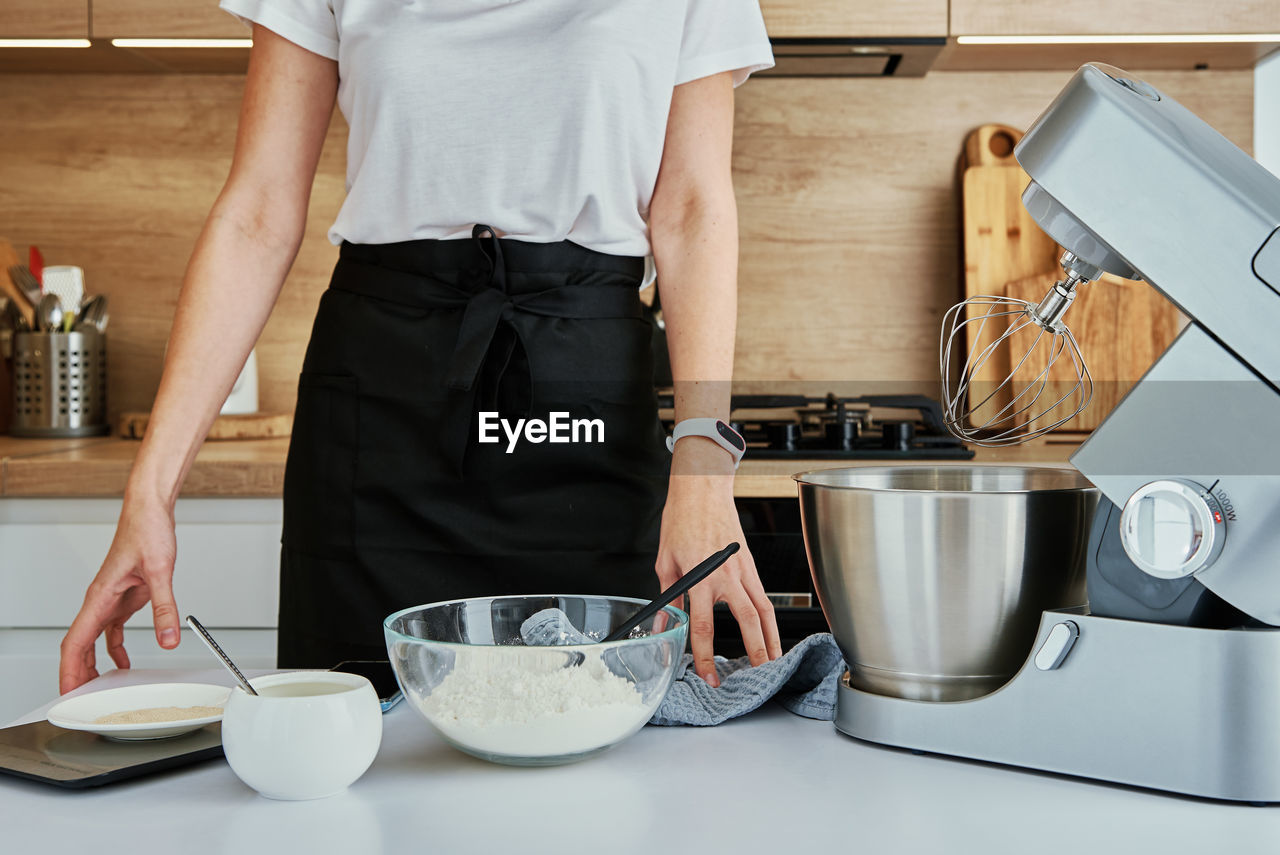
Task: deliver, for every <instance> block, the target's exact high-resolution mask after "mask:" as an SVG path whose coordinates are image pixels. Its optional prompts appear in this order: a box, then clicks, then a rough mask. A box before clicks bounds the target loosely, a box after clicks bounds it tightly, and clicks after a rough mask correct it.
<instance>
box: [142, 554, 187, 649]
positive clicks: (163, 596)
mask: <svg viewBox="0 0 1280 855" xmlns="http://www.w3.org/2000/svg"><path fill="white" fill-rule="evenodd" d="M147 581H148V582H149V583H150V586H151V613H152V615H153V616H154V617H155V625H156V641H157V642H159V644H160V646H161V647H163V648H164V649H165V650H172V649H173V648H175V647H177V646H178V642H179V641H180V640H181V639H182V630H181V624H180V623H179V622H178V604H177V602H175V601H174V599H173V577H172V575H171V574H170V573H168V572H157V573H149V574H148V575H147Z"/></svg>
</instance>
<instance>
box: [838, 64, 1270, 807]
mask: <svg viewBox="0 0 1280 855" xmlns="http://www.w3.org/2000/svg"><path fill="white" fill-rule="evenodd" d="M1015 154H1016V156H1017V158H1018V161H1019V162H1020V163H1021V165H1022V167H1023V169H1025V170H1026V172H1027V173H1028V175H1029V176H1030V178H1031V183H1030V185H1029V186H1028V187H1027V189H1026V191H1025V192H1024V193H1023V196H1022V199H1023V203H1024V205H1025V206H1026V208H1027V210H1028V211H1029V212H1030V213H1031V214H1032V216H1033V217H1034V218H1035V220H1036V221H1037V222H1038V223H1039V224H1040V226H1041V227H1042V228H1043V229H1044V230H1045V231H1046V232H1047V233H1048V234H1049V235H1050V236H1051V237H1052V238H1053V239H1054V240H1056V241H1057V242H1058V243H1059V244H1061V245H1062V246H1063V247H1064V248H1065V249H1066V251H1067V252H1066V254H1065V255H1064V257H1063V266H1064V270H1065V271H1066V273H1067V278H1066V280H1064V282H1062V283H1059V284H1058V285H1057V286H1055V289H1056V292H1055V291H1051V292H1050V294H1049V295H1047V297H1046V300H1045V301H1042V302H1041V303H1040V304H1038V305H1034V306H1033V304H1030V303H1027V304H1025V305H1023V306H1007V305H1005V306H1000V307H998V308H996V309H995V310H994V311H995V312H1008V313H1010V316H1012V317H1013V318H1014V319H1015V321H1018V320H1021V319H1024V318H1023V316H1022V315H1020V314H1019V313H1021V312H1026V313H1039V319H1038V320H1037V318H1036V317H1034V316H1032V317H1030V320H1031V321H1032V322H1035V323H1039V324H1040V325H1041V327H1042V328H1044V329H1046V330H1048V331H1049V333H1050V334H1052V333H1053V331H1054V330H1055V329H1056V326H1055V325H1057V324H1059V323H1060V321H1061V318H1062V316H1063V314H1064V313H1065V312H1066V311H1067V308H1068V306H1069V296H1070V295H1071V293H1073V292H1074V290H1075V289H1076V288H1077V287H1080V288H1085V287H1088V285H1087V282H1088V281H1089V280H1091V279H1095V278H1097V276H1099V275H1101V273H1103V272H1109V273H1113V274H1116V275H1119V276H1122V277H1125V278H1129V279H1139V278H1141V279H1144V280H1146V281H1147V282H1148V283H1150V284H1151V285H1152V286H1154V287H1155V288H1156V289H1158V290H1159V291H1160V292H1161V293H1162V294H1163V295H1164V296H1165V297H1167V298H1168V299H1169V300H1170V301H1172V302H1173V303H1174V304H1175V305H1176V306H1177V307H1178V308H1179V309H1180V310H1181V311H1182V312H1183V313H1184V314H1185V315H1186V316H1187V317H1188V318H1189V319H1190V323H1189V325H1188V326H1187V327H1186V329H1185V330H1184V331H1183V332H1182V333H1181V334H1180V335H1179V337H1178V338H1177V340H1176V341H1175V342H1174V343H1173V344H1172V345H1171V346H1170V347H1169V348H1168V350H1166V351H1165V353H1164V354H1163V355H1162V356H1161V357H1160V358H1159V359H1158V361H1157V362H1156V363H1155V364H1154V365H1153V366H1152V367H1151V369H1150V370H1149V371H1148V372H1147V373H1146V375H1145V376H1144V377H1143V378H1142V379H1141V380H1140V381H1139V382H1138V383H1137V385H1136V386H1134V388H1133V389H1132V391H1131V392H1130V393H1129V394H1128V396H1127V397H1125V398H1124V400H1123V401H1122V402H1121V403H1120V404H1119V405H1118V406H1117V407H1116V409H1115V410H1114V411H1113V412H1112V413H1111V414H1110V415H1109V416H1108V417H1107V418H1106V420H1105V421H1104V422H1103V423H1102V425H1101V426H1099V427H1098V428H1097V429H1096V430H1095V431H1094V433H1093V434H1092V435H1091V436H1090V438H1089V439H1088V440H1087V441H1086V442H1085V443H1084V444H1083V445H1082V446H1081V447H1080V448H1079V450H1077V451H1076V453H1075V454H1074V455H1073V456H1072V458H1071V463H1072V464H1073V465H1074V466H1075V467H1076V469H1078V470H1079V472H1080V473H1082V474H1083V475H1084V476H1085V477H1086V478H1088V480H1089V481H1090V482H1092V483H1093V484H1094V485H1095V486H1096V487H1097V488H1098V489H1099V490H1100V491H1101V494H1102V495H1101V500H1100V502H1099V504H1098V508H1097V511H1096V515H1095V516H1094V518H1093V522H1092V525H1091V527H1090V528H1089V547H1088V559H1087V587H1088V598H1089V606H1088V607H1087V608H1065V609H1049V610H1046V611H1043V612H1042V614H1041V617H1040V625H1039V631H1038V632H1037V634H1036V637H1035V641H1034V643H1033V644H1032V646H1031V647H1030V648H1029V649H1027V651H1026V660H1025V662H1024V664H1023V666H1022V668H1021V670H1019V671H1018V672H1017V673H1016V674H1015V675H1014V676H1013V677H1012V678H1011V679H1010V680H1009V681H1008V682H1007V683H1005V684H1004V685H1003V686H1001V687H1000V688H998V689H997V690H995V691H993V692H991V693H989V694H986V695H983V696H982V697H978V698H973V699H970V700H963V701H956V702H940V703H939V702H928V701H920V700H910V699H907V698H904V697H894V696H890V695H888V694H878V693H875V692H870V691H865V690H862V689H859V688H855V687H854V686H852V685H850V683H849V681H848V676H847V675H846V679H845V681H844V683H843V684H842V686H841V687H840V691H839V703H838V710H837V718H836V726H837V727H838V728H839V729H840V730H841V731H843V732H844V733H847V734H849V735H852V736H855V737H858V738H861V739H865V740H869V741H872V742H877V743H883V744H886V745H892V746H899V747H905V748H912V749H916V750H920V751H927V752H934V753H940V754H950V755H957V756H961V757H968V758H974V759H980V760H987V761H994V762H998V763H1003V764H1009V765H1015V766H1024V767H1029V768H1033V769H1040V770H1047V771H1052V772H1059V773H1064V774H1069V775H1076V776H1082V777H1087V778H1095V779H1100V780H1104V781H1112V782H1119V783H1124V784H1131V785H1137V786H1142V787H1149V788H1154V789H1159V790H1166V791H1172V792H1176V793H1184V794H1190V795H1196V796H1204V797H1212V798H1220V799H1229V800H1239V801H1247V802H1277V801H1280V630H1278V629H1277V627H1280V445H1278V444H1277V440H1276V437H1275V435H1274V434H1275V431H1276V430H1277V428H1280V179H1277V178H1276V177H1275V176H1273V175H1272V174H1271V173H1269V172H1268V171H1267V170H1265V169H1264V168H1263V167H1261V166H1260V165H1259V164H1257V163H1256V162H1255V161H1254V160H1253V159H1251V158H1250V157H1249V156H1248V155H1246V154H1245V153H1244V152H1242V151H1241V150H1240V149H1238V148H1236V147H1235V146H1234V145H1232V144H1231V143H1230V142H1228V141H1227V140H1226V139H1225V138H1223V137H1222V136H1221V135H1219V134H1218V133H1217V132H1216V131H1214V130H1213V129H1212V128H1210V127H1209V126H1208V125H1207V124H1205V123H1204V122H1203V121H1201V120H1200V119H1199V118H1198V117H1196V116H1195V115H1194V114H1192V113H1191V112H1190V111H1188V110H1186V109H1185V108H1183V107H1182V106H1181V105H1179V104H1178V103H1177V102H1176V101H1174V100H1173V99H1171V98H1169V97H1168V96H1167V95H1164V94H1163V93H1160V92H1158V91H1157V90H1156V89H1155V88H1154V87H1152V86H1150V85H1149V84H1147V83H1145V82H1143V81H1142V80H1140V79H1138V78H1136V77H1134V76H1133V75H1131V74H1128V73H1127V72H1124V71H1121V70H1119V69H1116V68H1112V67H1109V66H1105V65H1097V64H1090V65H1086V66H1084V67H1082V68H1081V69H1080V70H1079V71H1078V72H1077V73H1076V74H1075V76H1074V77H1073V78H1072V79H1071V81H1070V82H1069V83H1068V84H1067V86H1066V88H1065V89H1063V91H1062V92H1061V93H1060V94H1059V95H1058V97H1057V99H1056V100H1055V101H1054V102H1053V103H1052V104H1051V105H1050V106H1049V107H1048V109H1047V110H1046V111H1045V112H1044V113H1043V114H1042V115H1041V116H1040V118H1039V119H1038V120H1037V121H1036V122H1035V124H1034V125H1033V126H1032V127H1031V129H1030V130H1029V131H1028V132H1027V134H1026V136H1025V137H1024V138H1023V139H1022V141H1021V143H1020V144H1019V145H1018V147H1017V149H1016V151H1015ZM1055 293H1056V294H1057V296H1056V297H1055ZM984 299H991V298H984ZM978 308H979V309H980V310H982V311H986V312H988V313H990V312H992V311H993V310H992V308H991V304H990V303H986V304H983V305H981V306H979V307H978ZM957 309H958V311H955V312H954V314H953V315H952V316H949V321H950V323H952V324H953V325H955V324H963V323H965V322H972V320H971V319H969V318H967V317H966V316H965V315H964V310H962V309H960V307H957ZM980 317H981V316H979V318H980ZM1045 318H1047V319H1048V320H1047V323H1041V321H1044V320H1045ZM1063 329H1065V327H1063ZM1067 335H1069V332H1068V333H1067ZM954 340H955V339H954V336H949V335H948V331H947V330H944V334H943V353H942V362H943V370H944V375H945V373H946V371H947V369H948V363H949V358H953V357H952V355H950V354H948V353H947V347H948V343H949V342H951V341H954ZM1071 345H1072V346H1074V339H1072V340H1071ZM1073 353H1074V351H1073ZM1076 355H1078V354H1076ZM978 356H979V357H981V354H979V355H978ZM974 358H975V356H974V355H973V354H970V357H969V360H970V363H969V364H967V365H966V368H965V369H964V370H962V372H961V374H960V375H958V376H960V377H961V380H960V385H956V384H953V389H952V390H951V393H950V397H949V404H948V414H949V417H950V420H951V421H952V422H953V423H954V424H956V425H958V426H961V427H958V430H959V432H961V433H966V434H967V435H969V436H970V438H973V437H976V438H978V439H983V438H984V436H985V437H986V438H988V439H991V438H992V437H994V442H993V443H992V444H1008V443H1010V442H1015V441H1020V440H1022V439H1025V438H1029V437H1030V436H1034V435H1037V433H1036V432H1037V430H1038V429H1039V428H1043V424H1041V425H1039V426H1037V425H1036V424H1035V423H1034V422H1033V421H1032V420H1030V419H1029V418H1028V417H1029V416H1033V415H1037V413H1032V412H1022V413H1020V414H1019V415H1018V416H1017V419H1016V421H1011V422H1009V423H1008V424H999V425H997V424H985V425H984V424H972V425H969V426H968V427H963V426H962V424H963V419H962V418H960V416H962V415H963V413H964V412H966V410H967V409H971V408H972V407H970V406H969V405H968V404H967V402H965V400H964V395H965V392H966V390H965V388H964V387H963V385H962V384H963V383H964V382H965V381H964V379H963V378H964V377H966V376H968V371H969V369H971V368H972V360H974ZM1024 361H1025V360H1024ZM1013 364H1014V365H1015V366H1018V365H1021V364H1022V363H1021V362H1019V360H1018V357H1017V354H1015V355H1014V359H1013ZM1081 368H1082V369H1083V361H1081ZM1078 376H1079V378H1080V383H1081V385H1080V387H1079V388H1078V390H1077V392H1078V394H1079V396H1080V397H1083V399H1084V400H1085V401H1086V402H1087V395H1085V394H1084V392H1085V391H1086V390H1085V388H1084V386H1083V383H1084V382H1085V379H1086V378H1087V376H1088V372H1087V369H1084V370H1082V371H1081V372H1079V373H1078ZM1034 380H1035V378H1032V382H1033V383H1034ZM1080 397H1078V398H1076V399H1073V401H1076V402H1078V401H1079V400H1080ZM1014 400H1015V403H1014V404H1011V405H1010V408H1011V409H1006V411H1005V412H1004V413H1003V414H1002V415H1003V416H1004V417H1011V416H1012V415H1013V414H1014V413H1015V412H1016V411H1017V410H1018V409H1019V407H1020V406H1022V405H1023V404H1025V403H1026V401H1027V400H1029V399H1024V400H1023V401H1022V402H1021V403H1018V399H1017V398H1016V397H1015V399H1014ZM1055 400H1056V398H1055ZM951 401H959V402H960V403H958V404H955V405H954V406H952V405H951V403H950V402H951ZM1049 403H1053V402H1052V401H1050V402H1049ZM1081 406H1082V405H1081ZM1048 418H1049V419H1051V420H1056V418H1055V417H1054V416H1052V415H1050V416H1048ZM983 429H985V430H986V431H987V432H986V433H985V434H983V433H982V430H983ZM974 431H977V433H974Z"/></svg>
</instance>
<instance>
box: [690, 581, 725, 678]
mask: <svg viewBox="0 0 1280 855" xmlns="http://www.w3.org/2000/svg"><path fill="white" fill-rule="evenodd" d="M689 602H690V605H689V632H690V635H691V636H692V646H693V668H694V670H695V671H697V672H698V676H699V677H701V678H702V679H703V680H704V681H706V683H707V685H709V686H711V687H712V688H717V687H719V685H720V678H719V677H718V676H716V661H715V651H714V650H713V649H712V643H713V638H714V636H715V617H714V612H713V608H714V606H715V600H714V595H713V594H712V592H711V589H710V587H709V586H707V585H706V584H705V583H704V584H701V585H695V586H694V588H693V590H692V591H690V592H689Z"/></svg>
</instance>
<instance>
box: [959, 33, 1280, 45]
mask: <svg viewBox="0 0 1280 855" xmlns="http://www.w3.org/2000/svg"><path fill="white" fill-rule="evenodd" d="M1268 42H1280V33H1170V34H1165V35H1148V34H1141V35H1123V36H1122V35H1099V36H1088V35H1079V36H957V37H956V43H957V44H962V45H1178V44H1265V43H1268Z"/></svg>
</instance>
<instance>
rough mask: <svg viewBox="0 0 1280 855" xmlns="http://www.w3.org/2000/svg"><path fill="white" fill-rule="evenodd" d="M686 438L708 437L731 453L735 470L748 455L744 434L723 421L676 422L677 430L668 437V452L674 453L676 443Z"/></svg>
mask: <svg viewBox="0 0 1280 855" xmlns="http://www.w3.org/2000/svg"><path fill="white" fill-rule="evenodd" d="M686 436H701V437H706V438H707V439H709V440H711V441H712V442H714V443H715V444H716V445H718V446H720V447H721V448H723V449H724V450H725V451H727V452H729V456H730V457H732V458H733V468H734V469H737V468H738V464H739V463H741V462H742V455H744V454H746V453H747V441H746V440H745V439H743V438H742V434H740V433H738V432H737V431H736V430H734V429H733V428H731V427H729V425H728V423H727V422H725V421H723V420H721V419H683V420H682V421H678V422H676V427H675V430H673V431H672V432H671V436H669V437H667V450H668V451H670V452H672V453H674V452H675V450H676V442H678V441H679V440H681V439H684V438H685V437H686Z"/></svg>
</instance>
